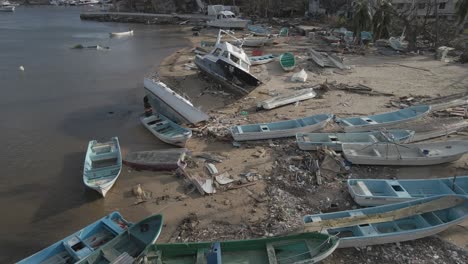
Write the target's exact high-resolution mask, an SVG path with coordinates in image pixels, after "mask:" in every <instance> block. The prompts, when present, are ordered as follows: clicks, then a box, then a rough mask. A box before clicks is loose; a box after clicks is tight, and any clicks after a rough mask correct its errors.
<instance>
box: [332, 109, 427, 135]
mask: <svg viewBox="0 0 468 264" xmlns="http://www.w3.org/2000/svg"><path fill="white" fill-rule="evenodd" d="M430 111H431V107H430V106H427V105H417V106H411V107H408V108H405V109H401V110H398V111H395V112H389V113H383V114H377V115H370V116H361V117H350V118H340V119H337V121H336V122H337V123H338V124H339V125H341V126H342V127H343V128H344V130H345V131H346V132H362V131H372V130H378V129H379V128H383V127H389V126H394V125H398V124H401V123H405V122H409V121H413V120H416V119H418V118H421V117H424V116H426V115H427V114H429V112H430Z"/></svg>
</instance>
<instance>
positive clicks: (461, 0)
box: [455, 0, 468, 25]
mask: <svg viewBox="0 0 468 264" xmlns="http://www.w3.org/2000/svg"><path fill="white" fill-rule="evenodd" d="M455 13H456V14H457V17H458V24H459V25H460V24H461V23H463V21H465V18H466V15H467V14H468V0H458V2H457V3H456V5H455Z"/></svg>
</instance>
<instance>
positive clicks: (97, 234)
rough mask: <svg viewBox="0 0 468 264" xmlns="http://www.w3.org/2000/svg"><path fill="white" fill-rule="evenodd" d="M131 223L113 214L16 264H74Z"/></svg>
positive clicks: (116, 213) (115, 213)
mask: <svg viewBox="0 0 468 264" xmlns="http://www.w3.org/2000/svg"><path fill="white" fill-rule="evenodd" d="M131 225H132V223H130V222H128V221H127V220H125V219H124V218H123V217H122V216H121V215H120V214H119V213H118V212H113V213H111V214H109V215H107V216H105V217H103V218H101V219H99V220H98V221H96V222H94V223H92V224H90V225H89V226H87V227H85V228H83V229H81V230H79V231H77V232H75V233H74V234H72V235H70V236H68V237H66V238H64V239H62V240H60V241H59V242H57V243H55V244H53V245H51V246H49V247H47V248H45V249H43V250H41V251H39V252H37V253H36V254H34V255H32V256H30V257H28V258H25V259H23V260H21V261H19V262H18V264H38V263H48V264H62V263H75V262H77V261H79V260H80V259H83V258H85V257H86V256H88V255H90V254H91V253H93V252H94V251H95V250H97V249H99V248H100V247H101V246H103V245H105V244H106V243H108V242H109V241H111V240H112V239H113V238H115V237H116V236H117V235H119V234H121V233H123V232H124V231H125V230H126V229H127V228H128V227H129V226H131Z"/></svg>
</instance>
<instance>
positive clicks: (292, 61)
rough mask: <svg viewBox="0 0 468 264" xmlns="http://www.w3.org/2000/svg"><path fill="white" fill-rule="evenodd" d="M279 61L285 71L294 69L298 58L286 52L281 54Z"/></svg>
mask: <svg viewBox="0 0 468 264" xmlns="http://www.w3.org/2000/svg"><path fill="white" fill-rule="evenodd" d="M279 61H280V65H281V68H283V70H284V71H292V70H294V68H296V58H295V57H294V54H292V53H289V52H286V53H283V54H281V56H280V57H279Z"/></svg>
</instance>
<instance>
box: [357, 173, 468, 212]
mask: <svg viewBox="0 0 468 264" xmlns="http://www.w3.org/2000/svg"><path fill="white" fill-rule="evenodd" d="M348 189H349V193H350V194H351V196H352V197H353V199H354V201H356V203H357V204H359V205H361V206H377V205H384V204H392V203H399V202H404V201H409V200H414V199H420V198H425V197H431V196H436V195H448V194H460V195H468V176H455V177H450V178H442V179H413V180H378V179H350V180H348Z"/></svg>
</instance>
